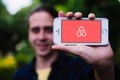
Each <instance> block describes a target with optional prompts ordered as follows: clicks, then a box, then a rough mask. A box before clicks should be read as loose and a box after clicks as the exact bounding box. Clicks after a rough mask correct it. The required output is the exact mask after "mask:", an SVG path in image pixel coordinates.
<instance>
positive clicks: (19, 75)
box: [13, 64, 30, 80]
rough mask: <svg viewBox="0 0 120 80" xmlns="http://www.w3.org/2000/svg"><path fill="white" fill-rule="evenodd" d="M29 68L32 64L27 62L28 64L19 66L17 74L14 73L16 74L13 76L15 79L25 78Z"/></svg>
mask: <svg viewBox="0 0 120 80" xmlns="http://www.w3.org/2000/svg"><path fill="white" fill-rule="evenodd" d="M29 69H30V64H27V65H25V66H23V67H21V68H19V69H18V70H17V71H16V72H15V74H14V76H13V80H17V79H18V80H19V79H22V78H24V77H25V76H26V74H28V73H29Z"/></svg>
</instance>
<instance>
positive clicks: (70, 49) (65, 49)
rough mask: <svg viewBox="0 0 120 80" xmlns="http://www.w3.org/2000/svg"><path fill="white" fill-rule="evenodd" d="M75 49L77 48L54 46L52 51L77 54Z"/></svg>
mask: <svg viewBox="0 0 120 80" xmlns="http://www.w3.org/2000/svg"><path fill="white" fill-rule="evenodd" d="M74 48H75V46H65V45H53V46H52V49H56V50H62V51H67V52H70V53H74V54H76V52H75V50H73V49H74Z"/></svg>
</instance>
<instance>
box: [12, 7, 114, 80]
mask: <svg viewBox="0 0 120 80" xmlns="http://www.w3.org/2000/svg"><path fill="white" fill-rule="evenodd" d="M58 16H59V17H73V16H74V17H76V18H81V17H82V13H80V12H76V13H75V14H73V13H72V12H68V13H67V14H65V13H64V12H62V11H60V12H59V13H58ZM55 17H57V12H56V11H55V10H54V9H53V8H52V7H51V6H48V5H42V6H40V7H38V8H36V9H35V10H34V11H33V12H32V13H31V14H30V16H29V18H28V34H29V41H30V43H31V45H32V47H33V48H34V50H35V53H36V54H35V58H34V59H33V61H32V62H31V63H30V64H28V65H26V66H25V67H23V68H21V69H19V70H18V71H17V72H16V74H15V76H14V80H114V67H113V60H112V59H113V52H112V49H111V47H110V44H108V45H107V46H97V47H91V46H85V45H79V44H78V45H76V46H64V45H60V46H58V45H53V33H52V28H53V19H54V18H55ZM88 17H89V18H90V19H94V18H95V15H94V14H93V13H91V14H89V16H88ZM63 51H67V52H70V53H73V54H75V55H78V56H77V57H72V56H69V55H67V54H65V52H63ZM28 56H29V55H28Z"/></svg>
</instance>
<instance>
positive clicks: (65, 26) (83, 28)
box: [61, 20, 101, 43]
mask: <svg viewBox="0 0 120 80" xmlns="http://www.w3.org/2000/svg"><path fill="white" fill-rule="evenodd" d="M61 30H62V33H61V37H62V39H61V41H62V42H88V43H91V42H94V43H95V42H96V43H100V42H101V21H100V20H62V29H61Z"/></svg>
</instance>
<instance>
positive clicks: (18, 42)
mask: <svg viewBox="0 0 120 80" xmlns="http://www.w3.org/2000/svg"><path fill="white" fill-rule="evenodd" d="M3 1H4V0H0V76H2V77H0V80H12V76H13V74H14V72H15V71H16V70H17V69H18V68H19V67H22V66H23V65H25V64H26V63H28V62H29V61H30V60H31V59H32V57H33V56H34V51H33V50H32V48H31V46H30V44H29V42H28V39H27V38H28V37H27V29H26V19H27V15H28V13H29V12H30V11H31V10H32V9H34V8H35V7H36V6H38V5H40V4H43V3H49V4H52V5H53V6H54V7H55V8H56V9H57V11H59V10H63V11H65V12H67V11H73V12H76V11H80V12H82V13H83V16H84V17H87V15H88V13H90V12H93V13H95V14H96V16H97V17H106V18H108V19H109V40H110V43H111V46H112V49H113V51H114V54H115V58H114V62H115V64H120V31H119V30H120V24H119V23H120V0H31V1H32V4H31V5H29V6H27V7H24V8H22V9H21V10H19V11H17V13H14V14H11V13H9V11H8V10H7V7H6V5H5V4H3ZM11 1H13V0H11ZM24 1H26V0H24ZM16 4H17V3H13V5H16ZM4 76H5V77H4Z"/></svg>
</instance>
